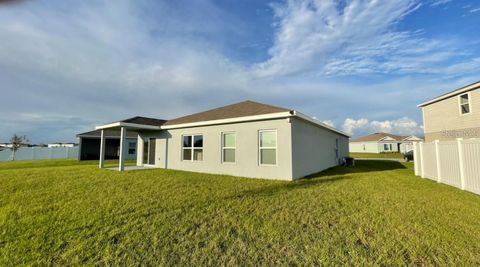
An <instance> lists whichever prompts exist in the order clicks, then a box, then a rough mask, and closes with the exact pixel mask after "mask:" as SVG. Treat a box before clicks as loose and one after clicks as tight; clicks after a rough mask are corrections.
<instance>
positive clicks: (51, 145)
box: [47, 143, 77, 147]
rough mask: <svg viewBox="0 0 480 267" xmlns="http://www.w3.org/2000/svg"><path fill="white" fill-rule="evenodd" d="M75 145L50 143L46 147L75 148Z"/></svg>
mask: <svg viewBox="0 0 480 267" xmlns="http://www.w3.org/2000/svg"><path fill="white" fill-rule="evenodd" d="M75 146H77V144H75V143H50V144H47V147H75Z"/></svg>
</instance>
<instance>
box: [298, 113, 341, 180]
mask: <svg viewBox="0 0 480 267" xmlns="http://www.w3.org/2000/svg"><path fill="white" fill-rule="evenodd" d="M291 124H292V152H293V178H294V179H297V178H302V177H305V176H307V175H309V174H313V173H317V172H320V171H322V170H325V169H328V168H331V167H334V166H337V165H339V159H341V158H343V157H347V156H348V149H349V148H348V137H346V136H343V135H340V134H338V133H335V132H333V131H330V130H328V129H325V128H323V127H321V126H318V125H315V124H313V123H310V122H307V121H305V120H302V119H298V118H292V119H291ZM336 139H338V156H337V155H336V153H335V150H336V149H335V147H336Z"/></svg>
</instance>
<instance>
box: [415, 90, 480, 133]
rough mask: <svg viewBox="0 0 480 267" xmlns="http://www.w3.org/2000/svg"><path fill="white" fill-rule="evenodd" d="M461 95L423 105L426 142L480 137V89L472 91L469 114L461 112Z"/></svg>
mask: <svg viewBox="0 0 480 267" xmlns="http://www.w3.org/2000/svg"><path fill="white" fill-rule="evenodd" d="M459 95H460V94H459ZM459 95H455V96H452V97H450V98H447V99H444V100H441V101H438V102H435V103H433V104H430V105H427V106H424V107H422V111H423V120H424V122H423V123H424V131H425V141H426V142H430V141H433V140H442V141H443V140H445V141H446V140H455V139H456V138H465V139H467V138H480V89H475V90H472V91H470V110H471V112H470V113H469V114H463V115H462V114H461V113H460V105H459Z"/></svg>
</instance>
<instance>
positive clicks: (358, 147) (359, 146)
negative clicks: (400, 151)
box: [349, 142, 380, 153]
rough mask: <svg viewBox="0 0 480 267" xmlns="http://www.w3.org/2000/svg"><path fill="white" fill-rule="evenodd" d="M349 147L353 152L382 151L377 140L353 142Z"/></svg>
mask: <svg viewBox="0 0 480 267" xmlns="http://www.w3.org/2000/svg"><path fill="white" fill-rule="evenodd" d="M349 147H350V152H353V153H380V150H379V148H380V147H379V145H378V143H377V142H352V143H350V144H349Z"/></svg>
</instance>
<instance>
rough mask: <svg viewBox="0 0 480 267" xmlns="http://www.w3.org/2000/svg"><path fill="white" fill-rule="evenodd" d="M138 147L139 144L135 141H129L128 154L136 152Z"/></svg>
mask: <svg viewBox="0 0 480 267" xmlns="http://www.w3.org/2000/svg"><path fill="white" fill-rule="evenodd" d="M136 148H137V144H136V143H135V142H128V154H129V155H133V154H135V150H136Z"/></svg>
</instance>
